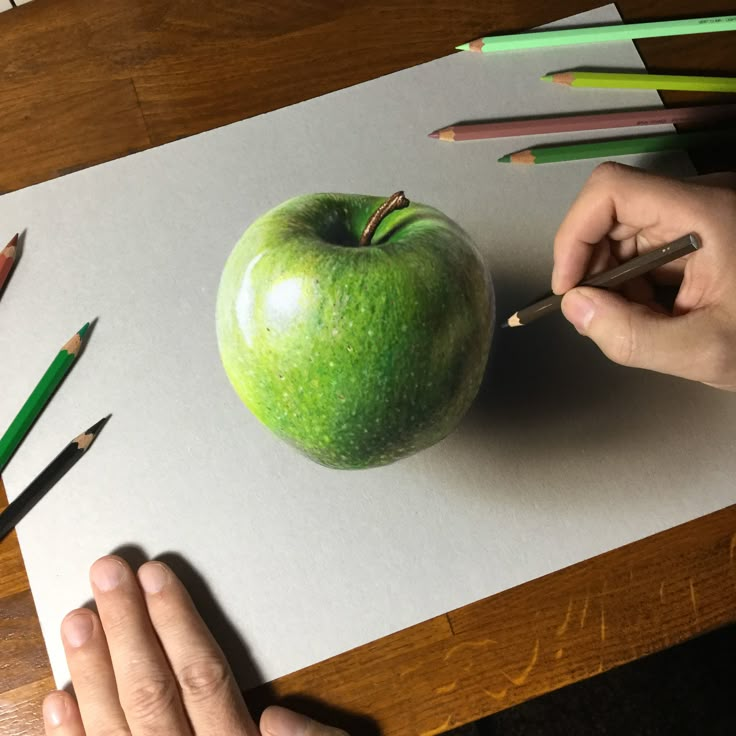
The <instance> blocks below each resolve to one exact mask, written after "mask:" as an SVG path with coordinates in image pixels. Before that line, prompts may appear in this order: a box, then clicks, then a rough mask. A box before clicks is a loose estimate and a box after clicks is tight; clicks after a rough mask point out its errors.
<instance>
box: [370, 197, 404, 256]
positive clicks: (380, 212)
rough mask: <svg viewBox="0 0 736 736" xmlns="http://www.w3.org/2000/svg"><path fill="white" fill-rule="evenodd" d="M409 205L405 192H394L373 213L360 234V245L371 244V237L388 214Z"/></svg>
mask: <svg viewBox="0 0 736 736" xmlns="http://www.w3.org/2000/svg"><path fill="white" fill-rule="evenodd" d="M408 206H409V200H408V199H407V198H406V197H405V196H404V192H396V193H395V194H392V195H391V196H390V197H389V198H388V199H387V200H386V201H385V202H384V203H383V204H382V205H381V206H380V207H379V208H378V209H377V210H376V211H375V212H374V213H373V214H372V215H371V218H370V220H368V223H367V224H366V226H365V229H364V230H363V234H362V235H361V236H360V242H359V243H358V246H359V247H362V246H364V245H370V244H371V238H373V235H374V234H375V232H376V230H377V229H378V226H379V225H380V224H381V220H383V218H384V217H386V215H389V214H391V213H392V212H393V211H394V210H401V209H404V207H408Z"/></svg>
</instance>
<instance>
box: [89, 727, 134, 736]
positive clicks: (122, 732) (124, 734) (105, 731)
mask: <svg viewBox="0 0 736 736" xmlns="http://www.w3.org/2000/svg"><path fill="white" fill-rule="evenodd" d="M95 736H130V729H129V728H127V726H118V725H114V726H104V727H103V728H102V729H101V730H97V731H95Z"/></svg>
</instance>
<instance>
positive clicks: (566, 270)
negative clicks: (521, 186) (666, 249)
mask: <svg viewBox="0 0 736 736" xmlns="http://www.w3.org/2000/svg"><path fill="white" fill-rule="evenodd" d="M728 176H729V175H720V180H718V179H714V178H713V176H711V177H696V178H695V179H692V180H690V181H678V180H674V179H668V178H664V177H660V176H655V175H653V174H648V173H645V172H644V171H641V170H639V169H635V168H632V167H628V166H623V165H621V164H613V163H607V164H603V165H601V166H599V167H598V168H597V169H596V170H595V171H594V173H593V175H592V176H591V177H590V179H589V180H588V182H587V183H586V184H585V186H584V187H583V189H582V191H581V192H580V194H579V195H578V198H577V199H576V201H575V202H574V203H573V205H572V207H571V208H570V211H569V212H568V214H567V216H566V217H565V219H564V220H563V222H562V224H561V226H560V228H559V230H558V233H557V237H556V238H555V255H554V270H553V274H552V290H553V292H554V293H555V294H564V297H563V299H562V311H563V313H564V315H565V317H566V318H567V319H568V320H569V321H570V322H572V324H573V325H574V326H575V328H576V329H577V330H578V332H580V333H581V334H582V335H585V336H587V337H589V338H590V339H592V340H593V341H594V342H595V343H596V344H597V345H598V346H599V347H600V348H601V350H602V351H603V352H604V353H605V354H606V355H607V356H608V357H609V358H611V359H612V360H613V361H615V362H617V363H621V364H622V365H628V366H633V367H638V368H646V369H649V370H654V371H659V372H661V373H669V374H671V375H675V376H680V377H683V378H688V379H691V380H695V381H700V382H702V383H705V384H708V385H711V386H715V387H718V388H723V389H728V390H732V391H735V390H736V247H734V243H736V189H734V188H733V187H734V185H735V184H736V175H734V176H733V177H732V178H731V179H730V180H727V177H728ZM689 232H693V233H696V234H697V235H698V236H699V239H700V241H701V243H702V247H701V248H700V249H699V250H698V252H696V253H692V254H691V255H689V256H686V257H684V258H681V259H679V260H676V261H672V262H671V263H669V264H667V265H666V266H663V267H661V268H659V269H657V270H656V271H654V272H653V273H652V275H653V278H654V281H655V283H659V284H669V285H674V286H678V285H679V291H678V293H677V297H676V299H675V303H674V309H673V311H672V312H671V313H668V312H667V311H666V310H664V309H663V308H662V307H661V306H660V305H659V304H658V303H657V302H656V301H655V299H654V290H653V285H652V282H651V281H648V280H645V279H636V280H632V281H629V282H627V283H626V284H624V285H623V286H622V290H621V293H613V292H608V291H604V290H602V289H596V288H590V287H578V288H574V287H575V285H576V284H579V283H580V282H581V281H582V280H583V279H584V277H585V276H586V275H590V274H595V273H599V272H601V271H604V270H606V269H608V268H610V267H612V266H614V265H617V264H618V263H622V262H625V261H628V260H631V259H632V258H634V257H635V256H637V255H640V254H642V253H645V252H649V251H652V250H654V249H656V248H657V247H659V246H661V245H662V244H664V243H669V242H672V241H675V240H676V239H678V238H680V237H681V236H682V235H683V234H684V233H689Z"/></svg>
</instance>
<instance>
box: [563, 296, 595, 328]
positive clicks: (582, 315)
mask: <svg viewBox="0 0 736 736" xmlns="http://www.w3.org/2000/svg"><path fill="white" fill-rule="evenodd" d="M562 313H563V314H564V315H565V317H566V318H567V319H568V320H569V321H570V322H572V324H573V325H574V326H575V329H576V330H577V331H578V332H579V333H580V334H581V335H584V334H585V333H586V331H587V329H588V325H589V324H590V321H591V320H592V319H593V315H594V314H595V304H593V302H592V301H591V300H590V299H588V297H587V296H583V295H582V294H578V292H576V291H572V292H570V293H569V294H566V295H565V298H564V299H563V300H562Z"/></svg>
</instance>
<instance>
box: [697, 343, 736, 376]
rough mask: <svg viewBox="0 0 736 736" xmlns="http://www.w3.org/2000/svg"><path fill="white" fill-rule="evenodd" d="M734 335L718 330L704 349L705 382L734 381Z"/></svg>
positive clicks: (735, 360)
mask: <svg viewBox="0 0 736 736" xmlns="http://www.w3.org/2000/svg"><path fill="white" fill-rule="evenodd" d="M734 337H735V335H734V334H733V333H731V332H727V331H725V330H718V331H716V332H715V334H714V335H713V336H712V338H711V340H710V341H709V345H708V348H707V350H705V351H704V352H705V355H704V356H703V357H704V364H705V366H707V370H706V373H707V378H706V381H705V382H706V383H710V384H717V385H729V384H732V383H736V341H734Z"/></svg>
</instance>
